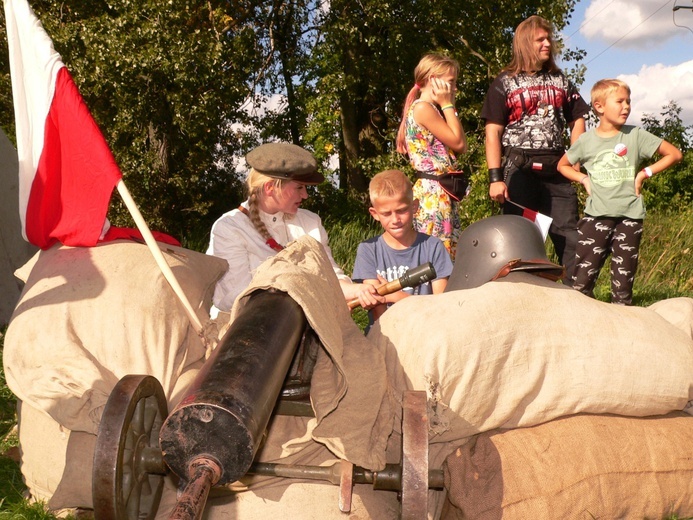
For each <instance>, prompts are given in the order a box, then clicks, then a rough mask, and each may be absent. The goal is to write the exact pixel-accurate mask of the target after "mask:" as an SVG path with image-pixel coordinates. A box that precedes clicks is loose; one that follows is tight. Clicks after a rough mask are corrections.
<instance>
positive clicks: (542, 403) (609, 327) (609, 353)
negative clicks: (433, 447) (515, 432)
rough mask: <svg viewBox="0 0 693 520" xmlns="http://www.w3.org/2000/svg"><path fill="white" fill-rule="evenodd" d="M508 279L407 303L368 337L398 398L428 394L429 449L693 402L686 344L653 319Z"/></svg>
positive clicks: (532, 280) (692, 353)
mask: <svg viewBox="0 0 693 520" xmlns="http://www.w3.org/2000/svg"><path fill="white" fill-rule="evenodd" d="M503 280H504V281H496V282H490V283H487V284H485V285H483V286H481V287H478V288H475V289H468V290H462V291H452V292H449V293H444V294H439V295H432V296H417V297H416V298H407V299H405V300H402V301H401V302H399V303H397V304H395V305H394V306H392V307H391V308H390V309H388V311H387V312H386V313H385V314H384V315H383V316H382V317H381V318H380V320H378V322H377V323H376V325H375V326H374V327H373V328H372V329H371V332H370V333H369V338H370V339H371V340H372V341H373V342H374V343H375V345H377V347H378V348H379V349H380V350H382V351H383V352H384V353H385V356H386V359H387V366H388V371H389V372H390V376H391V379H392V381H393V383H394V385H395V388H396V390H397V392H396V394H395V395H401V391H402V390H405V389H413V390H426V391H427V392H428V399H429V402H428V404H429V419H430V424H431V429H430V434H431V436H430V440H431V442H432V443H448V442H450V443H456V444H455V446H456V445H459V444H460V441H463V440H465V439H466V438H468V437H470V436H472V435H475V434H477V433H480V432H483V431H487V430H491V429H494V428H515V427H520V426H532V425H536V424H540V423H543V422H547V421H549V420H551V419H555V418H557V417H562V416H565V415H572V414H575V413H579V412H587V413H613V414H619V415H625V416H636V417H637V416H648V415H657V414H663V413H667V412H670V411H674V410H682V409H684V408H685V407H686V405H687V402H688V401H689V400H690V399H691V398H692V397H693V341H692V340H691V338H690V336H689V335H688V334H685V333H684V332H683V331H682V330H681V329H680V328H678V327H675V326H673V325H672V324H671V323H669V322H668V321H666V320H665V319H664V318H662V317H661V316H660V315H659V314H658V313H656V312H653V311H652V310H649V309H645V308H638V307H624V306H618V305H611V304H607V303H603V302H599V301H596V300H593V299H591V298H588V297H586V296H584V295H582V294H581V293H579V292H578V291H573V290H571V289H567V288H565V287H564V286H561V285H560V284H556V283H552V282H549V281H547V280H543V279H541V278H537V277H534V276H532V275H529V274H525V273H513V275H511V276H509V277H508V278H507V279H503ZM395 424H397V421H396V422H395Z"/></svg>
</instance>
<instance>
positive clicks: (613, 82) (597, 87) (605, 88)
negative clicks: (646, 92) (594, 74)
mask: <svg viewBox="0 0 693 520" xmlns="http://www.w3.org/2000/svg"><path fill="white" fill-rule="evenodd" d="M620 88H622V89H625V90H626V92H628V95H629V96H630V87H629V86H628V83H626V82H625V81H621V80H620V79H600V80H599V81H597V82H596V83H595V84H594V86H593V87H592V90H591V91H590V101H591V103H592V111H593V112H594V113H595V114H596V115H597V116H598V115H599V114H598V113H597V111H596V110H595V109H594V102H595V101H598V102H600V103H604V102H605V101H606V98H607V97H608V96H609V94H612V93H614V92H616V91H617V90H618V89H620Z"/></svg>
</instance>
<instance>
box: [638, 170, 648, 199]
mask: <svg viewBox="0 0 693 520" xmlns="http://www.w3.org/2000/svg"><path fill="white" fill-rule="evenodd" d="M647 178H648V177H647V174H646V173H645V170H640V171H639V172H638V174H637V175H636V176H635V196H636V197H639V196H640V192H641V191H642V184H643V182H645V179H647Z"/></svg>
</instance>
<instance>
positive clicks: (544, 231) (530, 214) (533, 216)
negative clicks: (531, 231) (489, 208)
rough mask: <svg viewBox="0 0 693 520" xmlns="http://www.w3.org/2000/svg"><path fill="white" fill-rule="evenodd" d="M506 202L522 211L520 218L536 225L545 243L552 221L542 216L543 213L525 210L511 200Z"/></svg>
mask: <svg viewBox="0 0 693 520" xmlns="http://www.w3.org/2000/svg"><path fill="white" fill-rule="evenodd" d="M508 202H510V204H513V205H515V206H517V207H518V208H520V209H522V216H523V217H525V218H526V219H528V220H531V221H532V222H534V223H535V224H536V226H537V227H538V228H539V231H541V236H542V238H543V239H544V241H546V237H547V236H549V228H550V227H551V222H553V219H552V218H551V217H549V216H547V215H544V214H543V213H539V212H538V211H534V210H533V209H529V208H525V207H524V206H522V205H520V204H518V203H517V202H513V201H512V200H508Z"/></svg>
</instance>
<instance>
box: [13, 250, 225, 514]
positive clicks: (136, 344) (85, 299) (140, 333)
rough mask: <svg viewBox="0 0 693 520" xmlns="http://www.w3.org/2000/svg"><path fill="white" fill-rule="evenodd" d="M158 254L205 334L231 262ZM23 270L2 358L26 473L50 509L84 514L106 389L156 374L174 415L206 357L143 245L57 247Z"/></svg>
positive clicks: (181, 253) (178, 253) (180, 252)
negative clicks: (17, 406)
mask: <svg viewBox="0 0 693 520" xmlns="http://www.w3.org/2000/svg"><path fill="white" fill-rule="evenodd" d="M165 248H166V249H165V253H164V256H165V257H166V258H167V261H168V263H169V265H170V266H171V268H172V270H173V272H174V274H175V275H176V277H177V279H178V281H179V283H180V285H181V286H182V288H183V290H184V292H185V293H186V295H187V297H188V298H189V300H190V302H191V304H192V306H193V308H194V309H195V310H196V312H197V313H198V316H199V318H200V320H201V321H202V322H203V323H205V321H206V320H208V310H209V307H210V306H211V294H212V291H213V288H214V284H215V282H216V280H217V279H218V278H219V277H220V276H221V274H222V273H223V272H224V271H225V270H226V267H227V264H226V262H225V261H224V260H221V259H218V258H214V257H211V256H207V255H203V254H201V253H197V252H194V251H189V250H186V249H183V248H177V247H172V246H165ZM29 267H31V270H30V274H28V276H27V278H26V285H25V288H24V291H23V293H22V296H21V298H20V301H19V303H18V305H17V307H16V309H15V311H14V314H13V317H12V321H11V322H10V325H9V327H8V329H7V334H6V337H5V344H4V345H5V346H4V353H3V360H4V364H5V373H6V376H7V383H8V386H9V387H10V389H11V390H12V391H13V392H14V393H15V394H16V395H17V397H18V398H19V399H20V401H21V402H22V413H21V414H20V418H19V434H20V446H21V452H22V464H21V467H22V474H23V476H24V478H25V482H26V484H27V486H28V488H29V491H30V492H31V493H32V495H33V496H35V497H36V498H39V499H42V500H46V501H50V502H49V505H50V507H51V508H54V509H60V508H63V507H77V506H80V507H90V505H91V472H90V471H89V468H90V467H91V457H92V456H93V446H94V441H95V434H96V432H97V429H98V425H99V422H100V418H101V412H102V410H103V406H104V405H105V403H106V400H107V399H108V397H109V395H110V392H111V390H112V389H113V386H114V385H115V384H116V383H117V381H118V380H119V379H120V378H121V377H123V376H125V375H127V374H150V375H154V376H155V377H156V378H157V379H158V380H159V381H160V382H161V383H162V386H163V388H164V391H165V394H166V397H167V398H168V399H169V401H170V403H171V404H172V403H174V402H176V400H177V398H178V397H177V396H178V395H179V394H180V392H181V391H182V390H181V388H180V387H178V388H176V384H181V383H183V382H187V383H188V384H189V382H190V377H188V376H189V375H190V373H191V372H193V371H195V370H197V369H199V366H200V365H201V361H202V360H203V359H204V356H205V347H204V345H203V343H202V340H201V339H200V338H199V337H198V336H197V334H196V333H195V332H194V331H193V330H192V327H191V325H190V323H189V320H188V317H187V315H186V314H185V312H184V311H183V308H182V306H181V304H180V303H179V301H178V299H177V297H176V296H175V294H174V293H173V291H172V289H171V288H170V286H169V285H168V282H167V281H166V280H165V279H164V277H163V275H162V274H161V272H160V270H159V268H158V267H157V266H156V264H155V262H154V259H153V257H152V255H151V253H150V252H149V250H148V249H147V247H146V246H144V245H141V244H138V243H135V242H129V241H119V242H112V243H108V244H104V245H100V246H97V247H92V248H69V247H54V248H52V249H50V250H47V251H42V252H40V253H39V254H38V255H37V256H36V257H34V258H33V259H32V261H31V262H30V263H29V265H28V266H27V269H24V272H27V271H28V269H29ZM183 374H186V375H185V376H183ZM68 442H69V443H71V446H72V447H73V448H72V449H74V451H72V452H71V453H72V455H69V456H68V455H67V452H68V449H69V447H68ZM66 460H67V463H66ZM56 490H58V491H59V492H57V491H56ZM54 494H55V495H56V496H54Z"/></svg>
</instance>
